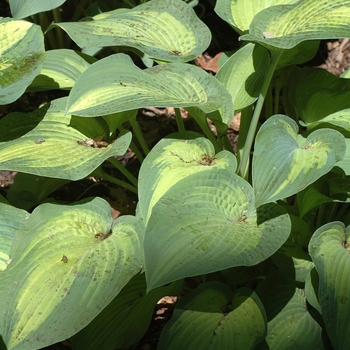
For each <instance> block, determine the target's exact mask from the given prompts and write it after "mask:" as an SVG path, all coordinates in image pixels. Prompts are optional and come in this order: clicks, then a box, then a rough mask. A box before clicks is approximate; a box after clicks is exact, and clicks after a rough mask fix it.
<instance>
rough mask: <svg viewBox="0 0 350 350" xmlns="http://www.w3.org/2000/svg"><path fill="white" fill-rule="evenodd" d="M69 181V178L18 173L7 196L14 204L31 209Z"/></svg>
mask: <svg viewBox="0 0 350 350" xmlns="http://www.w3.org/2000/svg"><path fill="white" fill-rule="evenodd" d="M68 182H69V180H63V179H55V178H48V177H41V176H37V175H31V174H24V173H17V174H16V175H15V177H14V179H13V184H12V185H11V187H10V188H9V189H8V191H7V196H6V198H7V200H8V201H9V202H10V203H11V204H12V205H13V206H15V207H17V208H21V209H25V210H28V211H29V210H31V209H33V207H34V206H36V205H38V204H40V203H41V202H42V201H43V199H45V198H46V197H47V196H48V195H49V194H51V193H52V192H54V191H55V190H57V189H58V188H60V187H61V186H63V185H64V184H66V183H68Z"/></svg>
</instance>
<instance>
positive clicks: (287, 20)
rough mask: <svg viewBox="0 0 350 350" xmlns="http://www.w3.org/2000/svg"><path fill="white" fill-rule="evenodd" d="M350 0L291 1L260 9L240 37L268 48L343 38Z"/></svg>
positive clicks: (347, 30)
mask: <svg viewBox="0 0 350 350" xmlns="http://www.w3.org/2000/svg"><path fill="white" fill-rule="evenodd" d="M349 15H350V1H349V0H346V1H344V0H333V1H322V2H319V1H315V0H301V1H296V2H295V1H294V2H293V4H291V5H278V6H272V7H268V8H266V9H265V10H263V11H261V12H259V13H258V14H257V15H256V16H255V17H254V19H253V20H252V23H251V24H250V26H249V34H245V35H243V36H241V37H240V40H248V41H254V42H257V43H259V44H261V45H263V46H265V47H268V48H270V49H272V50H273V49H276V48H277V49H291V48H293V47H294V46H296V45H298V44H299V43H301V42H302V41H306V40H315V39H338V38H346V37H348V34H349V27H348V24H347V23H348V18H349Z"/></svg>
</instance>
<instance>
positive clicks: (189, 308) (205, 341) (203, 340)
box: [158, 282, 266, 350]
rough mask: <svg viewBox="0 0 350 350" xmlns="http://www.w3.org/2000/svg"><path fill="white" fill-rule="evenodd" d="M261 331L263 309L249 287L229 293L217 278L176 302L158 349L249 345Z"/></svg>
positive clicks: (263, 327) (261, 333)
mask: <svg viewBox="0 0 350 350" xmlns="http://www.w3.org/2000/svg"><path fill="white" fill-rule="evenodd" d="M194 334H195V336H194ZM265 334H266V315H265V310H264V307H263V305H262V303H261V301H260V300H259V298H258V296H257V295H256V294H255V293H254V292H253V291H252V290H250V289H248V288H241V289H238V290H237V291H236V292H235V293H234V294H233V293H232V291H231V290H230V288H228V287H227V286H226V285H225V284H223V283H221V282H207V283H204V284H201V285H200V286H199V287H198V288H197V289H196V290H195V291H193V292H191V293H189V294H187V295H186V296H185V297H183V298H182V299H181V300H180V301H179V302H178V303H177V305H176V307H175V311H174V314H173V316H172V318H171V319H170V321H169V322H168V323H167V324H166V326H165V328H164V330H163V331H162V334H161V337H160V339H159V345H158V350H175V349H232V348H233V349H253V348H254V346H255V345H256V344H258V343H259V342H260V341H261V340H262V339H264V336H265Z"/></svg>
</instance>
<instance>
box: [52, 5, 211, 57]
mask: <svg viewBox="0 0 350 350" xmlns="http://www.w3.org/2000/svg"><path fill="white" fill-rule="evenodd" d="M53 26H59V27H60V28H62V29H64V30H65V31H66V32H67V33H68V35H69V36H70V37H71V38H72V40H74V41H75V42H76V43H77V45H79V46H80V47H81V48H83V49H84V48H89V47H97V46H98V47H105V46H130V47H133V48H136V49H138V50H140V51H141V52H144V53H145V54H147V55H148V56H150V57H151V58H154V59H158V60H161V61H169V62H173V61H182V62H187V61H190V60H193V59H194V58H196V57H197V56H199V55H200V54H201V53H202V52H203V51H204V50H205V49H206V48H207V47H208V46H209V44H210V40H211V34H210V31H209V29H208V27H207V26H206V25H205V24H204V23H203V22H202V21H200V20H199V18H198V17H197V15H196V14H195V12H194V11H193V9H192V8H191V7H190V6H189V5H187V4H186V3H185V2H183V1H181V0H152V1H149V2H147V3H145V4H142V5H139V6H136V7H134V8H133V9H118V10H114V11H111V12H106V13H102V14H100V15H97V16H95V17H93V20H92V21H84V22H76V23H69V22H67V23H57V24H54V25H52V26H51V27H53Z"/></svg>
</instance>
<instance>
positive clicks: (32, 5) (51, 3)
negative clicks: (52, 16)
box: [10, 0, 66, 19]
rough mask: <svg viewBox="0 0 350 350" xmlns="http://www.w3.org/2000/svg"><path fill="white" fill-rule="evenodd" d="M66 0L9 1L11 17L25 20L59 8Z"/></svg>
mask: <svg viewBox="0 0 350 350" xmlns="http://www.w3.org/2000/svg"><path fill="white" fill-rule="evenodd" d="M65 1H66V0H45V1H42V0H31V1H30V2H28V1H26V0H10V8H11V13H12V17H13V18H16V19H20V18H25V17H28V16H30V15H34V14H36V13H39V12H44V11H49V10H52V9H54V8H56V7H58V6H61V5H62V4H63V3H64V2H65Z"/></svg>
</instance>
